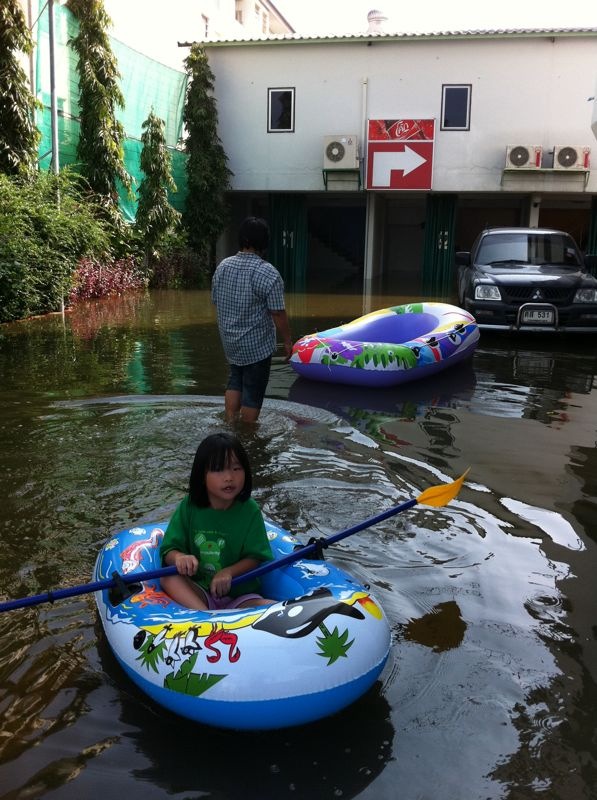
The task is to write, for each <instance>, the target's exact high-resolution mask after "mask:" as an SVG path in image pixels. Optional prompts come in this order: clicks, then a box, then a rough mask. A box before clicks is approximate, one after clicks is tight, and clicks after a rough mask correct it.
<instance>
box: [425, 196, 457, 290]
mask: <svg viewBox="0 0 597 800" xmlns="http://www.w3.org/2000/svg"><path fill="white" fill-rule="evenodd" d="M457 199H458V198H457V195H455V194H437V195H436V194H431V195H429V196H428V197H427V214H426V222H425V249H424V252H423V293H424V294H425V296H426V297H431V296H433V297H441V298H449V297H450V296H451V295H452V294H453V293H454V222H455V219H456V202H457Z"/></svg>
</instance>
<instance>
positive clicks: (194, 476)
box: [189, 433, 253, 508]
mask: <svg viewBox="0 0 597 800" xmlns="http://www.w3.org/2000/svg"><path fill="white" fill-rule="evenodd" d="M233 454H234V455H235V456H236V457H237V458H238V461H239V463H240V465H241V467H242V468H243V469H244V471H245V485H244V486H243V488H242V491H241V492H240V494H239V495H238V496H237V499H238V500H241V501H242V502H244V501H245V500H248V499H249V497H250V496H251V492H252V491H253V475H252V473H251V465H250V463H249V457H248V456H247V453H246V451H245V448H244V447H243V446H242V444H241V443H240V441H239V440H238V439H237V438H236V436H232V435H231V434H230V433H212V434H211V435H210V436H206V438H205V439H204V440H203V441H202V442H201V444H200V445H199V447H198V448H197V452H196V453H195V458H194V460H193V466H192V468H191V477H190V478H189V497H190V498H191V502H192V503H194V504H195V505H196V506H199V508H208V507H209V498H208V496H207V487H206V486H205V473H206V472H207V471H208V470H209V471H214V472H219V471H220V470H222V469H225V468H226V467H227V466H228V464H230V458H231V456H232V455H233Z"/></svg>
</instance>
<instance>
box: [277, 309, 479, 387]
mask: <svg viewBox="0 0 597 800" xmlns="http://www.w3.org/2000/svg"><path fill="white" fill-rule="evenodd" d="M478 341H479V330H478V328H477V323H476V322H475V320H474V318H473V317H472V316H471V315H470V314H469V313H468V312H466V311H464V310H462V309H461V308H457V307H456V306H451V305H448V304H446V303H431V302H430V303H426V302H422V303H410V304H407V305H402V306H392V307H390V308H382V309H380V310H379V311H373V312H372V313H370V314H366V315H365V316H364V317H359V318H358V319H355V320H353V321H352V322H349V323H347V324H346V325H339V326H338V327H336V328H329V329H328V330H325V331H321V332H319V333H313V334H310V335H308V336H303V337H302V338H301V339H299V340H298V341H297V342H296V343H295V345H294V348H293V352H292V357H291V359H290V364H291V366H292V367H293V369H294V370H295V371H296V372H297V373H298V374H299V375H301V376H302V377H305V378H309V379H311V380H316V381H322V382H326V383H341V384H349V385H353V386H354V385H356V386H369V387H384V386H395V385H396V384H402V383H406V382H407V381H413V380H419V379H421V378H426V377H428V376H430V375H434V374H436V373H438V372H440V371H443V370H444V369H446V368H448V367H452V366H454V365H455V364H458V363H460V362H461V361H463V360H465V359H467V358H470V357H471V356H472V354H473V352H474V350H475V347H476V346H477V342H478Z"/></svg>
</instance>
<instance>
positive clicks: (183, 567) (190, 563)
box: [174, 553, 199, 575]
mask: <svg viewBox="0 0 597 800" xmlns="http://www.w3.org/2000/svg"><path fill="white" fill-rule="evenodd" d="M174 564H175V565H176V569H177V570H178V574H179V575H194V574H195V573H196V572H197V567H198V566H199V562H198V561H197V559H196V558H195V556H191V555H188V554H187V553H179V554H178V555H177V556H176V559H175V561H174Z"/></svg>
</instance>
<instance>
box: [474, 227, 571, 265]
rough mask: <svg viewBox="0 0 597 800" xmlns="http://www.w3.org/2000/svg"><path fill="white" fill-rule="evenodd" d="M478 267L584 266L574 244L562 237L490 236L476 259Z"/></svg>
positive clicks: (481, 246)
mask: <svg viewBox="0 0 597 800" xmlns="http://www.w3.org/2000/svg"><path fill="white" fill-rule="evenodd" d="M475 260H476V261H477V263H478V264H489V265H491V266H497V265H501V266H507V265H511V266H512V267H516V265H517V264H534V265H540V264H541V265H543V264H552V265H558V266H569V267H578V266H580V265H581V264H582V261H581V258H580V254H579V253H578V251H577V249H576V247H575V246H574V242H573V241H572V239H571V238H570V237H569V236H566V235H565V234H560V233H553V234H545V233H523V232H521V233H517V232H513V233H504V232H500V233H489V234H487V236H484V237H483V240H482V242H481V245H480V247H479V252H478V253H477V257H476V259H475Z"/></svg>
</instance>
